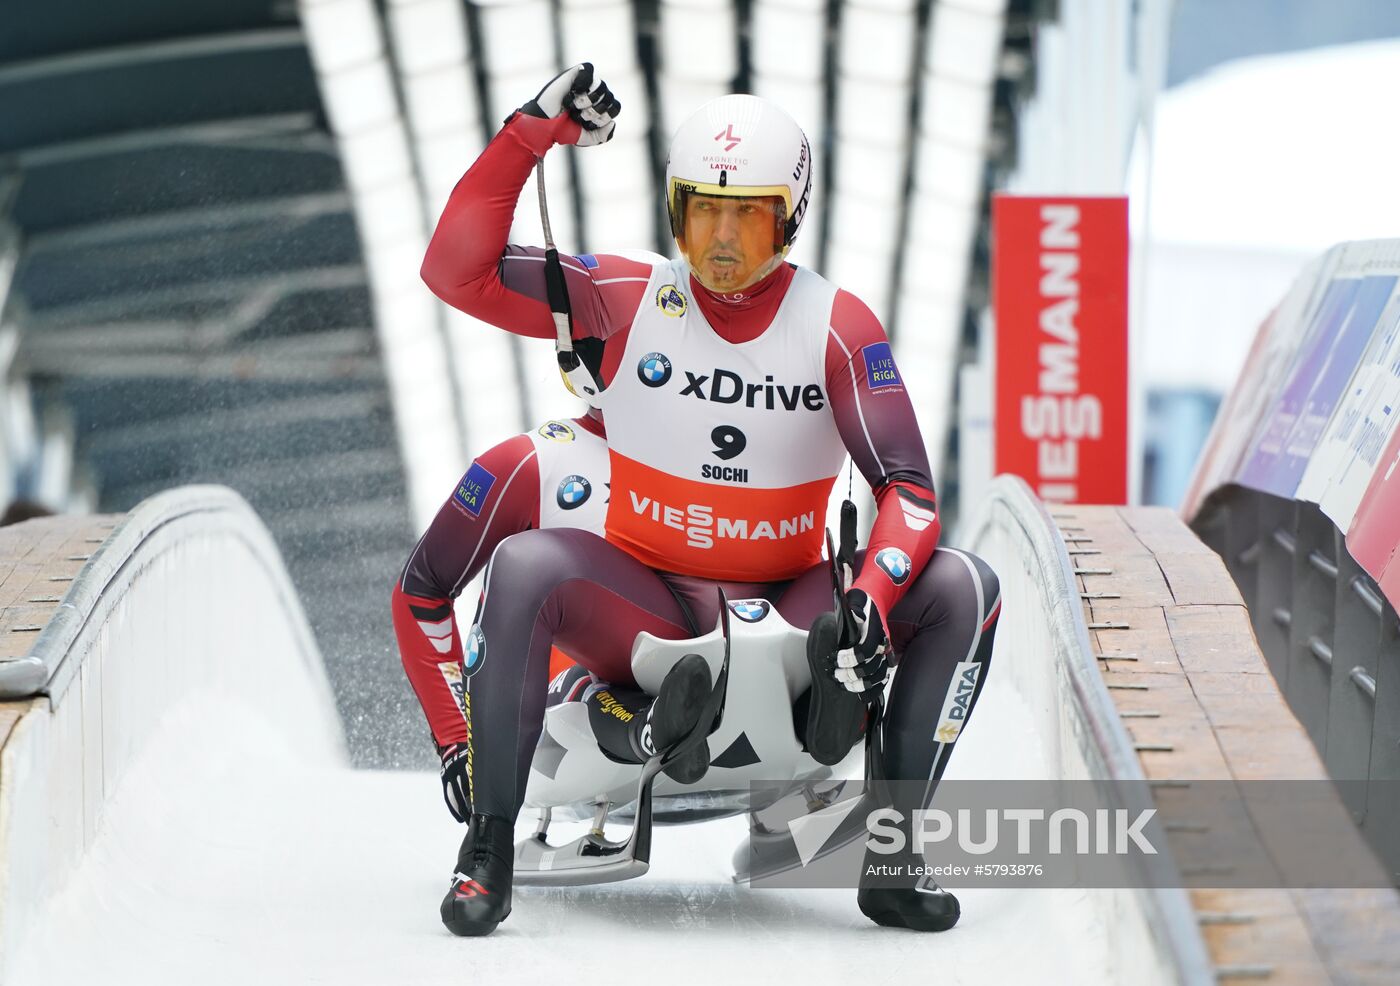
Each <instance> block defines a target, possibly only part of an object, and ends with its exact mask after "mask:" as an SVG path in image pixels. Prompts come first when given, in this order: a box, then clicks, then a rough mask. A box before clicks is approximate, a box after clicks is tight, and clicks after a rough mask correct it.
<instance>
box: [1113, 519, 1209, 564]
mask: <svg viewBox="0 0 1400 986" xmlns="http://www.w3.org/2000/svg"><path fill="white" fill-rule="evenodd" d="M1118 514H1119V516H1120V517H1122V518H1123V522H1124V523H1125V524H1127V526H1128V528H1129V529H1130V530H1131V531H1132V532H1133V534H1134V535H1136V537H1137V539H1138V541H1140V542H1141V543H1142V546H1143V548H1144V549H1146V551H1147V552H1148V553H1149V554H1152V555H1156V556H1161V555H1202V556H1207V555H1208V556H1211V557H1214V556H1215V552H1214V551H1211V550H1210V548H1208V547H1207V546H1206V545H1204V544H1202V543H1201V539H1200V538H1198V537H1196V535H1195V533H1194V532H1193V531H1192V530H1191V528H1189V527H1187V526H1186V525H1185V524H1183V523H1182V522H1181V518H1180V517H1178V516H1177V515H1176V511H1174V510H1172V509H1171V508H1169V507H1131V508H1123V507H1120V508H1119V509H1118Z"/></svg>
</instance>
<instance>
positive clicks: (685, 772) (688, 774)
mask: <svg viewBox="0 0 1400 986" xmlns="http://www.w3.org/2000/svg"><path fill="white" fill-rule="evenodd" d="M710 690H711V679H710V665H709V662H707V661H706V660H705V659H704V658H703V657H701V656H700V655H699V654H687V655H685V657H683V658H681V659H680V660H679V661H677V662H676V663H675V666H674V667H672V668H671V670H670V671H668V672H667V673H666V677H665V679H664V680H663V681H662V682H661V688H660V690H658V691H657V693H656V700H655V701H653V702H652V703H651V708H650V709H649V710H647V716H646V721H645V723H643V724H642V725H641V726H640V729H639V731H640V733H641V745H642V748H643V749H647V748H648V747H650V748H651V749H654V750H655V751H656V752H658V753H665V752H666V751H667V750H669V749H670V748H671V747H673V746H675V745H676V744H677V743H679V742H680V741H681V740H683V739H685V738H686V737H687V736H689V735H690V734H691V733H692V732H693V731H694V730H695V727H696V726H697V725H699V723H700V715H701V712H702V711H703V708H704V705H705V702H706V700H707V699H709V697H710ZM648 733H649V734H650V743H648V742H647V736H648ZM709 769H710V744H709V741H708V740H703V741H701V743H700V745H699V746H697V747H695V749H693V750H690V751H688V752H686V753H684V754H682V755H681V756H680V757H679V758H677V759H676V760H674V761H672V762H671V763H669V764H667V765H666V766H665V767H664V768H663V770H664V772H665V773H666V775H667V776H668V777H670V778H672V779H673V780H676V781H679V782H680V783H682V784H694V783H695V782H696V781H698V780H700V778H702V777H704V776H705V772H706V771H707V770H709Z"/></svg>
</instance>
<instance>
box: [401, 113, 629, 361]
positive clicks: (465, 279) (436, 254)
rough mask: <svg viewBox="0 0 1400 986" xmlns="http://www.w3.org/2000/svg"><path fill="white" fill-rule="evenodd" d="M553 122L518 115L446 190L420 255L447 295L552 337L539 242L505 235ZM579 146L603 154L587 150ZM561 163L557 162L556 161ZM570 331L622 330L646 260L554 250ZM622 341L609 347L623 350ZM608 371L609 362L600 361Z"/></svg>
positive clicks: (522, 331)
mask: <svg viewBox="0 0 1400 986" xmlns="http://www.w3.org/2000/svg"><path fill="white" fill-rule="evenodd" d="M558 131H559V125H558V122H557V121H555V120H541V119H538V118H536V117H532V116H526V115H525V114H522V113H516V114H514V115H513V116H512V117H511V118H510V119H509V120H507V121H506V125H505V126H504V127H502V128H501V131H500V132H499V133H498V134H496V136H495V138H494V139H492V141H491V143H490V144H488V145H487V146H486V149H485V150H484V151H482V153H481V156H480V157H478V158H477V159H476V162H475V163H474V164H473V165H472V166H471V168H470V169H468V171H467V173H466V174H465V175H463V176H462V179H461V181H459V182H458V183H457V186H456V188H454V189H453V190H452V194H451V196H449V198H448V200H447V205H446V207H445V208H444V209H443V211H442V216H441V217H440V218H439V219H438V223H437V228H436V229H434V231H433V236H432V239H431V240H430V241H429V243H428V249H427V252H426V254H425V255H424V257H423V266H422V270H421V273H422V276H423V281H424V282H425V283H426V284H427V285H428V287H429V288H431V289H432V292H433V293H434V294H435V295H437V296H438V297H439V298H441V299H442V300H443V301H445V302H447V303H448V304H449V305H452V306H453V307H454V308H459V309H461V310H462V311H464V312H466V313H467V314H469V315H474V316H475V317H477V318H479V319H481V320H482V321H484V322H489V323H490V324H492V325H495V326H497V327H499V328H502V329H505V330H507V331H508V332H514V333H516V334H518V335H525V336H534V337H535V338H540V339H552V338H554V321H553V318H552V317H551V315H550V310H549V303H548V296H547V294H546V292H545V280H544V250H543V249H541V248H539V247H522V246H514V245H510V244H508V243H507V238H508V237H509V235H510V226H511V222H512V220H513V219H514V217H515V206H516V202H517V201H518V200H519V198H520V193H521V190H522V189H523V188H524V186H525V183H526V181H528V180H529V178H530V172H531V170H532V169H533V168H534V166H535V162H536V161H538V160H539V159H540V158H542V157H543V156H544V155H545V153H546V152H547V151H548V150H549V149H550V148H551V147H552V146H553V145H554V143H555V141H556V139H557V138H558V136H559V132H558ZM583 153H600V154H605V153H607V151H606V149H604V148H590V149H588V150H586V151H584V152H583ZM559 163H560V164H561V165H562V162H559ZM560 261H561V263H562V266H563V268H564V281H565V284H566V285H567V287H568V291H569V305H570V308H571V310H572V313H573V336H574V338H575V339H585V338H591V339H598V340H607V339H609V338H610V337H612V336H614V335H619V334H621V335H622V336H624V337H625V334H626V331H627V329H628V328H629V327H630V326H631V323H632V317H633V315H634V314H636V311H637V306H638V304H639V303H640V302H641V296H642V291H643V290H644V289H645V287H646V282H647V280H648V278H649V277H650V275H651V266H650V265H649V264H646V263H643V262H640V261H636V260H629V259H627V258H625V257H619V256H614V255H608V254H599V255H597V256H592V255H584V256H581V257H572V256H567V255H565V254H563V253H561V254H560ZM624 342H625V339H622V340H619V344H617V345H612V346H608V347H607V350H610V351H611V352H613V353H615V354H616V355H615V356H614V361H615V360H616V359H620V358H621V351H622V348H623V343H624ZM604 367H605V375H604V379H605V380H606V379H610V377H611V373H610V372H607V371H609V370H611V369H613V367H608V366H607V361H606V359H605V360H604Z"/></svg>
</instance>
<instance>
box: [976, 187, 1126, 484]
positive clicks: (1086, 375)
mask: <svg viewBox="0 0 1400 986" xmlns="http://www.w3.org/2000/svg"><path fill="white" fill-rule="evenodd" d="M992 236H993V241H992V242H993V252H992V306H993V311H994V312H995V315H996V336H997V350H996V371H997V372H996V452H995V457H994V461H995V469H996V472H998V473H1003V472H1006V473H1013V474H1015V475H1017V476H1020V477H1021V478H1023V479H1024V480H1025V481H1026V482H1027V483H1029V484H1030V486H1031V488H1032V489H1033V490H1035V492H1036V493H1037V494H1039V496H1040V498H1041V499H1043V500H1045V501H1047V502H1050V503H1127V502H1128V200H1127V199H1126V198H1122V197H1115V198H1022V197H1019V196H1013V195H998V196H996V198H995V199H994V200H993V202H992Z"/></svg>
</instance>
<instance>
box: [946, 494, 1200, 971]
mask: <svg viewBox="0 0 1400 986" xmlns="http://www.w3.org/2000/svg"><path fill="white" fill-rule="evenodd" d="M962 534H963V538H962V540H963V541H964V542H965V543H966V546H967V547H968V549H969V550H971V551H974V552H976V553H977V554H978V555H980V556H981V557H982V558H984V559H985V560H986V561H987V562H988V564H990V565H991V566H992V568H993V569H995V570H996V572H997V576H998V577H999V578H1000V580H1001V592H1002V599H1003V610H1002V620H1001V627H1000V630H999V631H998V640H997V660H996V664H995V665H994V669H993V671H992V672H991V673H992V674H994V675H997V676H998V677H1004V678H1010V679H1011V681H1010V684H1011V685H1012V687H1013V688H1014V689H1015V690H1016V691H1017V692H1018V693H1019V694H1020V695H1021V696H1022V698H1023V699H1024V700H1025V702H1026V706H1027V708H1029V709H1030V710H1031V712H1032V714H1033V715H1034V717H1035V722H1034V723H1033V727H1032V731H1033V732H1034V733H1035V735H1037V736H1039V737H1041V738H1042V739H1043V741H1044V742H1045V744H1046V746H1047V749H1048V755H1049V759H1050V763H1051V764H1053V765H1054V766H1055V767H1056V768H1057V769H1056V771H1055V773H1056V776H1058V777H1059V778H1062V779H1064V780H1069V781H1075V780H1090V779H1109V780H1113V781H1116V782H1120V783H1127V784H1133V783H1140V784H1143V785H1146V783H1147V780H1146V777H1145V775H1144V774H1143V772H1142V766H1141V764H1140V762H1139V760H1138V757H1137V754H1136V753H1135V752H1134V750H1133V744H1132V740H1131V739H1130V738H1129V736H1128V734H1127V731H1126V730H1125V729H1124V728H1123V722H1122V720H1121V719H1120V718H1119V715H1118V712H1117V710H1116V709H1115V708H1114V705H1113V700H1112V699H1111V698H1110V697H1109V694H1108V691H1107V688H1106V687H1105V685H1104V682H1103V677H1102V675H1101V674H1100V672H1099V669H1098V667H1097V662H1096V660H1095V658H1094V654H1093V651H1092V649H1091V645H1090V642H1089V635H1088V630H1087V629H1086V627H1085V623H1084V611H1083V606H1082V604H1081V603H1080V599H1079V588H1078V585H1077V584H1076V582H1075V576H1074V572H1073V565H1072V564H1071V563H1070V558H1069V554H1068V553H1067V551H1066V549H1065V544H1064V541H1063V540H1062V539H1061V537H1060V534H1059V532H1058V530H1057V528H1056V525H1055V522H1054V520H1053V519H1052V518H1051V516H1050V514H1049V513H1048V512H1047V510H1046V508H1045V505H1044V504H1043V503H1042V502H1041V501H1040V500H1039V499H1038V498H1037V497H1036V496H1035V494H1034V493H1032V492H1031V489H1030V487H1029V486H1027V485H1026V483H1025V482H1024V481H1023V480H1021V479H1018V478H1015V477H1011V476H1000V477H998V478H997V479H996V480H995V481H994V482H993V483H992V484H991V486H990V487H989V488H988V490H987V495H986V496H985V498H984V499H983V500H982V502H981V504H980V505H979V507H978V509H977V510H976V511H975V512H973V514H972V515H971V517H969V518H968V520H967V521H966V523H965V525H964V527H963V529H962ZM1158 863H1159V865H1160V866H1163V867H1167V868H1174V867H1175V864H1174V863H1173V862H1172V860H1171V859H1170V858H1169V857H1164V858H1161V859H1159V861H1158ZM1141 877H1142V878H1141V879H1140V880H1139V881H1138V883H1139V888H1137V889H1099V890H1090V891H1087V896H1088V898H1089V899H1090V900H1091V901H1092V903H1093V906H1094V908H1095V910H1096V912H1097V915H1098V921H1097V929H1096V933H1097V934H1101V935H1103V936H1105V937H1106V941H1104V942H1103V943H1102V944H1103V948H1104V951H1105V953H1106V959H1107V961H1108V969H1109V972H1110V976H1109V979H1108V981H1110V982H1142V983H1168V982H1181V983H1196V982H1200V983H1205V982H1212V981H1213V980H1214V973H1213V972H1212V967H1211V964H1210V961H1209V957H1208V956H1207V953H1206V948H1205V943H1204V941H1203V939H1202V938H1201V934H1200V930H1199V928H1198V926H1197V923H1196V917H1195V913H1194V911H1193V910H1192V908H1191V902H1190V899H1189V897H1188V895H1187V893H1186V891H1185V890H1183V889H1181V884H1180V880H1179V879H1178V880H1176V881H1172V880H1170V879H1162V878H1158V879H1156V880H1155V882H1154V880H1153V878H1152V877H1151V875H1150V874H1147V873H1143V874H1141ZM1153 887H1156V888H1157V889H1151V888H1153Z"/></svg>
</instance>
